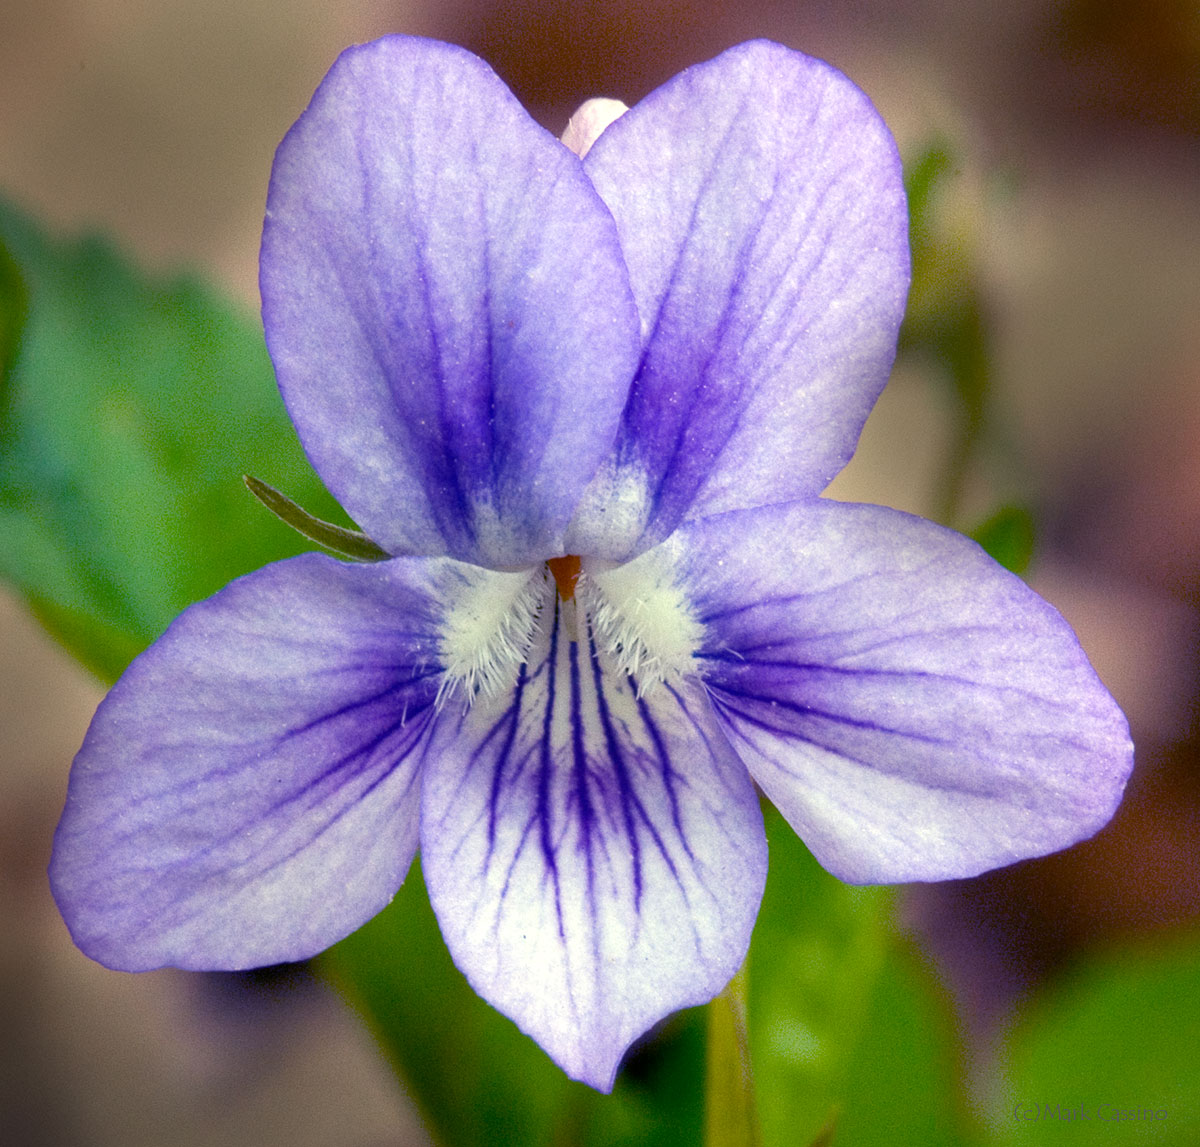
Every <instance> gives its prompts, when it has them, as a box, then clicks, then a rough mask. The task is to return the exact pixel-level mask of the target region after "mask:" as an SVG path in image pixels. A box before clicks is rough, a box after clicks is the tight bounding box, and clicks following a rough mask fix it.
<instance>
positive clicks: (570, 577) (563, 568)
mask: <svg viewBox="0 0 1200 1147" xmlns="http://www.w3.org/2000/svg"><path fill="white" fill-rule="evenodd" d="M546 565H547V566H548V567H549V568H550V572H551V573H552V574H553V575H554V584H555V585H557V586H558V596H559V597H561V598H562V599H563V601H570V600H571V598H573V597H574V596H575V583H576V582H577V581H578V580H579V555H578V554H567V555H565V556H564V557H561V558H551V559H550V560H549V561H548V562H547V563H546Z"/></svg>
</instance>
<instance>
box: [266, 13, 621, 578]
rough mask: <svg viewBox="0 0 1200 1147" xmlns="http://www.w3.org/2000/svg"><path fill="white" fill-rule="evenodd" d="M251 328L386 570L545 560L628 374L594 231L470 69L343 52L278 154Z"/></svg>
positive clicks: (606, 253)
mask: <svg viewBox="0 0 1200 1147" xmlns="http://www.w3.org/2000/svg"><path fill="white" fill-rule="evenodd" d="M261 284H262V293H263V322H264V325H265V327H266V333H267V342H268V345H269V347H270V350H271V357H272V359H273V361H274V363H275V369H276V373H277V375H278V377H279V384H280V389H281V390H282V393H283V397H284V401H285V402H286V403H287V407H288V411H289V413H290V414H291V416H292V418H293V420H294V421H295V423H296V426H297V429H298V431H299V433H300V437H301V440H302V441H303V443H304V447H305V449H306V450H307V451H308V454H309V457H310V458H311V459H312V461H313V463H314V465H315V466H316V468H317V469H318V470H319V471H320V474H321V476H322V478H324V479H325V481H326V483H327V484H328V486H329V488H330V489H331V490H332V492H333V493H334V494H335V495H336V496H337V497H338V498H339V499H340V500H341V502H342V503H343V505H345V507H346V509H347V510H348V511H349V513H350V514H351V516H352V517H353V518H354V519H355V520H356V521H357V522H358V523H359V525H360V526H362V528H363V529H364V530H365V531H366V532H367V533H368V534H369V535H370V536H371V537H372V538H374V539H375V541H377V542H378V543H379V544H380V545H381V546H383V547H384V548H385V549H386V550H388V551H389V552H391V553H423V554H449V555H451V556H453V557H457V558H461V559H463V560H467V561H473V562H476V563H478V564H482V565H488V566H491V567H493V568H512V567H516V566H520V565H523V564H528V563H529V562H531V561H534V560H537V559H540V558H543V557H545V556H546V555H547V554H552V553H557V552H562V535H563V531H564V528H565V526H566V524H567V521H568V519H569V518H570V516H571V513H572V511H573V508H574V506H575V504H576V502H577V501H578V498H579V494H580V491H582V489H583V488H584V486H585V485H586V484H587V482H588V480H589V478H590V477H591V476H592V473H593V472H594V470H595V469H596V466H597V465H598V463H599V462H600V459H601V458H602V457H603V456H604V454H606V453H607V451H608V450H609V449H610V447H611V444H612V439H613V434H614V432H615V429H616V425H617V420H618V418H619V416H620V411H621V408H622V406H623V405H624V401H625V397H626V393H627V390H628V385H629V379H630V378H631V377H632V373H633V369H634V366H635V365H636V360H637V349H638V336H637V316H636V312H635V309H634V305H633V302H632V296H631V293H630V288H629V285H628V280H627V275H626V271H625V268H624V262H623V260H622V257H621V251H620V246H619V243H618V240H617V236H616V229H615V226H614V224H613V221H612V218H611V216H610V215H609V213H608V211H607V209H606V208H605V206H604V204H603V203H602V202H601V201H600V199H599V197H598V196H597V194H596V192H595V190H594V189H593V188H592V185H591V183H590V182H589V180H588V179H587V177H586V176H585V175H584V173H583V169H582V166H581V164H580V162H579V159H578V157H577V156H575V155H573V154H571V153H570V152H569V151H568V150H567V149H566V148H564V147H563V146H562V145H561V144H560V143H558V141H556V140H555V139H554V138H553V137H552V136H551V135H550V134H549V133H547V132H546V131H544V130H543V129H542V128H540V127H539V126H537V124H535V123H534V122H533V121H532V120H531V119H530V118H529V117H528V115H526V113H525V112H524V111H523V110H522V108H521V107H520V105H519V104H518V103H517V101H516V99H515V98H514V97H513V95H512V93H511V92H509V90H508V89H507V88H506V87H505V86H504V84H503V83H502V82H501V81H500V79H499V78H498V77H497V76H496V75H495V74H494V73H493V72H492V71H491V69H490V68H488V66H487V65H486V64H484V63H483V61H481V60H479V59H477V58H476V57H475V56H472V55H471V54H470V53H469V52H466V51H464V50H462V49H461V48H456V47H454V46H452V45H449V44H438V43H434V42H432V41H427V40H419V39H414V38H411V37H405V36H392V37H387V38H385V39H382V40H377V41H375V42H373V43H371V44H366V45H362V46H360V47H356V48H351V49H349V50H348V51H346V52H345V53H343V54H342V55H341V56H340V57H339V58H338V60H337V62H336V63H335V64H334V66H333V68H332V69H331V70H330V72H329V74H328V76H327V77H326V78H325V80H324V81H323V82H322V84H321V86H320V87H319V88H318V89H317V92H316V94H315V95H314V97H313V100H312V103H311V104H310V105H309V107H308V110H307V111H305V113H304V114H303V115H302V116H301V117H300V119H299V121H298V122H297V123H296V125H295V126H294V127H293V128H292V130H291V131H290V132H289V133H288V135H287V137H286V139H285V140H284V141H283V143H282V144H281V145H280V148H279V151H278V153H277V155H276V159H275V167H274V170H273V172H272V176H271V186H270V192H269V195H268V200H267V218H266V224H265V227H264V230H263V249H262V273H261Z"/></svg>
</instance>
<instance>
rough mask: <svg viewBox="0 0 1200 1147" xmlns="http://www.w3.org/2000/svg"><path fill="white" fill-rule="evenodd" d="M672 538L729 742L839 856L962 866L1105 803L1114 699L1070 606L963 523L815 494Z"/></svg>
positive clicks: (891, 875)
mask: <svg viewBox="0 0 1200 1147" xmlns="http://www.w3.org/2000/svg"><path fill="white" fill-rule="evenodd" d="M667 544H668V546H671V547H673V548H674V549H675V550H676V552H677V559H676V560H677V562H678V568H679V569H680V570H681V578H682V581H683V584H684V585H685V587H686V591H687V593H688V595H689V597H690V600H691V602H692V608H693V609H694V611H695V615H696V618H697V620H698V621H699V622H700V624H701V625H702V626H703V627H704V628H705V630H706V636H705V640H704V643H703V645H702V647H701V649H700V652H699V653H698V657H699V659H700V662H701V664H702V666H703V669H702V673H703V675H704V679H705V682H706V684H707V685H708V687H709V690H710V694H711V696H712V698H713V704H714V707H715V709H716V711H717V713H718V716H719V717H720V718H721V721H722V724H723V725H724V727H725V728H726V730H727V732H728V735H729V738H730V743H731V744H732V745H733V747H734V748H735V749H736V751H737V752H738V753H739V755H740V756H741V757H742V759H743V760H744V761H745V762H746V764H747V765H748V767H749V768H750V771H751V773H752V774H753V775H754V777H755V779H756V780H757V781H758V783H759V784H760V785H761V786H762V787H763V789H764V790H765V791H766V793H767V795H768V796H769V797H770V798H771V800H772V801H773V802H774V803H775V805H776V806H777V807H778V808H779V810H780V811H781V812H782V813H783V814H784V816H786V817H787V819H788V820H789V821H790V822H791V824H792V826H793V827H794V828H795V829H796V831H797V832H798V833H799V834H800V836H801V837H802V838H803V839H804V841H805V843H807V844H808V846H809V847H810V848H811V849H812V851H813V852H814V853H815V854H816V856H817V858H818V859H819V860H820V861H821V863H822V864H824V865H825V866H826V867H827V868H828V869H829V870H830V871H831V872H833V873H834V874H835V875H837V876H840V877H841V878H842V879H844V880H849V881H855V882H863V883H876V882H891V881H905V880H936V879H944V878H949V877H960V876H969V875H972V874H974V873H978V872H981V871H984V870H985V869H988V868H992V867H995V866H997V865H1001V864H1006V863H1009V862H1011V861H1014V860H1018V859H1021V858H1023V857H1028V856H1038V855H1041V854H1043V853H1047V852H1052V851H1054V850H1055V849H1059V848H1063V847H1065V846H1066V845H1069V844H1072V843H1074V842H1075V841H1077V840H1080V839H1083V838H1085V837H1087V836H1090V835H1091V834H1092V833H1094V832H1095V831H1096V830H1097V829H1099V828H1100V827H1101V826H1102V825H1103V824H1105V823H1106V822H1107V821H1108V819H1109V818H1110V817H1111V816H1112V813H1113V811H1114V809H1115V808H1116V805H1117V803H1118V801H1119V800H1120V797H1121V792H1122V789H1123V787H1124V784H1125V780H1126V778H1127V776H1128V774H1129V770H1130V767H1131V764H1132V746H1131V745H1130V743H1129V732H1128V727H1127V725H1126V722H1125V719H1124V717H1123V715H1122V714H1121V712H1120V710H1119V709H1118V708H1117V706H1116V703H1115V702H1114V701H1113V699H1112V697H1110V696H1109V694H1108V692H1107V691H1106V690H1105V689H1104V687H1103V685H1101V683H1100V681H1099V680H1098V679H1097V677H1096V675H1095V673H1094V672H1093V670H1092V668H1091V666H1090V665H1089V664H1088V662H1087V659H1086V657H1085V656H1084V654H1083V652H1082V650H1081V649H1080V648H1079V644H1078V642H1077V641H1076V639H1075V636H1074V634H1073V633H1072V631H1071V629H1070V627H1069V626H1068V625H1067V624H1066V622H1065V621H1063V619H1062V617H1061V616H1059V614H1058V613H1057V612H1056V611H1055V610H1054V608H1053V607H1052V606H1050V605H1048V604H1047V603H1046V602H1045V601H1043V600H1042V599H1041V598H1039V597H1038V596H1037V595H1036V594H1035V593H1033V591H1032V590H1030V589H1029V588H1028V587H1027V586H1026V585H1025V584H1024V582H1022V581H1021V580H1020V579H1019V578H1017V577H1015V576H1013V575H1012V574H1010V573H1008V572H1007V571H1005V570H1003V569H1002V568H1001V567H999V566H998V565H996V564H995V563H994V562H993V561H992V560H991V559H990V558H989V557H987V555H986V554H984V552H983V551H982V550H981V549H979V547H978V546H976V545H975V544H974V543H973V542H971V541H969V540H968V539H966V538H963V537H962V536H961V535H958V534H955V533H953V532H952V531H950V530H945V529H943V528H941V527H940V526H935V525H933V524H932V523H930V522H925V521H922V520H921V519H919V518H913V517H910V516H908V515H906V514H901V513H899V512H897V511H894V510H886V509H882V508H880V507H877V506H855V505H842V504H839V503H836V502H826V501H823V500H817V501H815V502H809V503H804V504H792V505H784V506H772V507H766V508H764V509H760V510H752V511H745V512H742V513H733V514H727V515H723V516H721V517H717V518H712V519H708V520H706V521H702V522H697V523H692V524H689V525H688V526H686V527H684V528H683V529H682V530H681V531H680V532H679V535H678V536H677V537H675V538H672V539H671V541H670V542H669V543H667Z"/></svg>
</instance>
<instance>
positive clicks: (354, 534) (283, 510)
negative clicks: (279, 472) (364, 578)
mask: <svg viewBox="0 0 1200 1147" xmlns="http://www.w3.org/2000/svg"><path fill="white" fill-rule="evenodd" d="M242 481H243V482H245V483H246V489H248V490H249V491H250V493H251V494H253V495H254V496H255V497H256V498H257V499H258V500H259V501H260V502H261V503H262V504H263V505H264V506H266V508H267V509H268V510H270V511H271V513H272V514H274V515H275V517H277V518H278V519H279V520H280V521H281V522H283V523H284V525H287V526H291V527H292V529H293V530H295V531H296V533H298V534H301V535H303V536H304V537H306V538H307V539H308V540H309V541H310V542H316V543H317V545H319V546H324V547H325V549H327V550H333V552H334V553H335V554H341V555H342V557H345V558H349V559H350V560H351V561H356V562H382V561H386V560H387V559H388V558H390V557H391V556H392V555H391V554H389V553H388V552H387V550H385V549H381V548H380V547H379V546H377V545H376V544H375V543H374V542H373V541H371V539H370V538H368V537H367V535H366V534H364V533H362V532H361V531H360V530H347V529H345V528H344V527H342V526H335V525H334V524H333V523H332V522H326V521H322V519H320V518H318V517H315V516H314V515H313V514H310V513H309V512H308V511H307V510H306V509H304V507H303V506H298V505H297V504H296V503H295V502H293V501H292V500H291V498H289V497H288V496H287V495H286V494H283V493H280V491H278V490H276V489H275V487H274V486H268V485H267V483H266V482H263V481H260V480H259V479H258V478H255V477H252V476H251V475H250V474H243V475H242Z"/></svg>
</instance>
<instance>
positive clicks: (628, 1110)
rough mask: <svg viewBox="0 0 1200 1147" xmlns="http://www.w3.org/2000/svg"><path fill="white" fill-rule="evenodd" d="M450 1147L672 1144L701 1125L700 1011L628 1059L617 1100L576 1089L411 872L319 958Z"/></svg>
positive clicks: (693, 1137) (691, 1137) (689, 1139)
mask: <svg viewBox="0 0 1200 1147" xmlns="http://www.w3.org/2000/svg"><path fill="white" fill-rule="evenodd" d="M321 961H322V963H323V965H324V966H325V968H326V969H327V970H328V971H329V972H330V974H331V976H332V977H333V979H334V981H335V982H336V983H338V984H340V985H341V986H342V988H343V990H344V991H345V993H346V995H347V996H348V998H349V999H350V1001H351V1002H352V1003H353V1004H355V1006H356V1007H358V1008H359V1009H360V1010H361V1011H362V1013H363V1015H364V1016H365V1017H366V1018H367V1021H368V1023H369V1024H370V1025H371V1026H372V1027H373V1028H374V1030H375V1032H376V1034H377V1035H378V1037H379V1038H380V1040H381V1042H382V1044H383V1046H384V1047H385V1048H386V1049H387V1051H388V1053H389V1054H390V1055H391V1056H392V1058H393V1062H394V1063H395V1065H396V1067H397V1068H398V1069H399V1072H400V1074H401V1076H402V1077H403V1078H404V1079H405V1080H406V1081H408V1083H409V1085H410V1089H411V1090H412V1093H413V1095H414V1097H415V1098H416V1099H417V1101H418V1103H419V1104H420V1105H421V1107H422V1108H423V1110H424V1112H425V1115H426V1118H427V1120H428V1122H429V1125H430V1127H431V1129H432V1130H433V1131H434V1133H435V1135H436V1136H437V1137H438V1139H439V1140H440V1141H441V1142H442V1143H445V1144H452V1145H455V1147H458V1145H461V1147H499V1145H508V1144H512V1145H513V1147H525V1145H526V1144H548V1145H555V1147H626V1145H628V1147H635V1145H647V1147H659V1145H661V1147H676V1145H677V1144H680V1143H699V1142H700V1140H701V1134H702V1125H703V1097H702V1094H701V1092H702V1084H703V1076H704V1029H705V1024H704V1010H703V1009H701V1008H696V1009H692V1010H691V1011H687V1012H682V1013H680V1014H679V1015H677V1016H674V1017H672V1019H671V1020H669V1021H668V1022H667V1023H666V1025H664V1027H663V1028H662V1029H661V1030H660V1031H659V1032H658V1033H657V1035H656V1036H655V1037H653V1038H651V1039H650V1040H648V1041H646V1042H645V1043H644V1044H643V1045H642V1047H641V1048H640V1049H639V1050H637V1051H635V1052H634V1053H633V1055H632V1056H630V1057H629V1058H627V1061H626V1063H625V1065H624V1067H623V1070H622V1073H621V1076H620V1077H619V1078H618V1080H617V1086H616V1088H615V1090H614V1091H613V1094H612V1095H608V1096H606V1095H600V1094H599V1093H597V1092H595V1091H593V1090H592V1089H591V1088H589V1087H586V1086H584V1085H583V1084H581V1083H574V1082H572V1081H571V1080H569V1079H568V1078H567V1077H566V1076H565V1075H564V1074H563V1073H562V1070H561V1069H560V1068H559V1067H557V1066H556V1065H555V1064H554V1063H552V1062H551V1061H550V1059H548V1058H547V1056H546V1054H545V1053H544V1052H543V1051H542V1050H541V1048H540V1047H538V1046H537V1044H535V1043H534V1042H533V1041H532V1040H531V1039H529V1038H528V1037H527V1036H524V1035H522V1034H521V1032H520V1031H518V1030H517V1028H516V1026H515V1025H514V1024H513V1023H512V1022H511V1021H509V1020H507V1019H505V1018H504V1017H503V1016H502V1015H500V1013H499V1012H497V1011H495V1010H494V1009H493V1008H491V1007H490V1006H489V1005H487V1004H486V1003H484V1002H483V1000H481V999H480V998H479V997H478V996H477V995H475V993H474V992H473V991H472V990H471V988H470V986H469V985H468V984H467V982H466V980H465V979H464V978H463V975H462V973H461V972H459V971H458V969H457V968H456V967H455V966H454V964H453V962H452V961H451V959H450V956H449V953H448V952H447V951H446V946H445V944H444V943H443V941H442V938H441V934H440V932H439V931H438V926H437V921H436V919H435V917H434V915H433V911H432V909H431V908H430V906H429V899H428V896H427V895H426V892H425V888H424V885H423V883H422V881H421V876H420V868H419V864H414V866H413V870H412V872H410V874H409V876H408V878H407V880H406V881H405V883H404V886H403V887H402V888H401V889H400V892H399V893H398V894H397V896H396V899H395V900H394V901H393V902H392V904H391V905H390V906H389V907H388V908H386V909H385V910H384V911H383V912H382V913H381V914H380V915H379V916H377V917H375V919H374V920H372V921H370V923H368V924H366V925H364V926H363V927H362V928H360V929H359V930H358V931H357V932H355V933H354V934H353V935H352V936H349V937H348V938H347V939H345V940H343V941H342V942H341V943H340V944H338V945H336V946H335V947H334V948H332V949H330V951H328V952H326V953H325V955H324V956H322V957H321Z"/></svg>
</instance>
